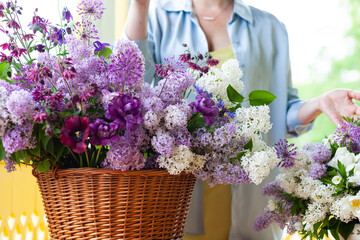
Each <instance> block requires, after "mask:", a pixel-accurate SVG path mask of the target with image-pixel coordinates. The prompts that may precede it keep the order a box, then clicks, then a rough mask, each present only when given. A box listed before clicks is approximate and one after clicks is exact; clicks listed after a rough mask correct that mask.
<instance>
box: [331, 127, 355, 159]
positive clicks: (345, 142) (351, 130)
mask: <svg viewBox="0 0 360 240" xmlns="http://www.w3.org/2000/svg"><path fill="white" fill-rule="evenodd" d="M334 134H335V141H336V142H337V143H338V144H339V145H340V146H345V147H347V148H349V150H350V151H352V152H354V153H359V152H360V126H358V125H357V124H355V123H352V122H340V123H339V126H338V128H337V129H336V131H335V133H334Z"/></svg>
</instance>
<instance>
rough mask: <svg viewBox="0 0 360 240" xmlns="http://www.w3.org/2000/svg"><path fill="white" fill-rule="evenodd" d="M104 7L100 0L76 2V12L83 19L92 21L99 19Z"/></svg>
mask: <svg viewBox="0 0 360 240" xmlns="http://www.w3.org/2000/svg"><path fill="white" fill-rule="evenodd" d="M104 10H105V8H104V7H103V1H102V0H82V1H81V2H80V3H79V4H78V13H79V15H80V16H82V18H83V19H90V20H92V21H94V20H97V19H101V18H102V15H103V13H104Z"/></svg>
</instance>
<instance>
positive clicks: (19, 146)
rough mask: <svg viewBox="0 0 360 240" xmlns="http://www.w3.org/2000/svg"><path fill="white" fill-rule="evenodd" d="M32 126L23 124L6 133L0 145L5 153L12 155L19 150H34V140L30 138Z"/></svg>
mask: <svg viewBox="0 0 360 240" xmlns="http://www.w3.org/2000/svg"><path fill="white" fill-rule="evenodd" d="M32 132H33V124H31V123H30V122H24V123H23V124H21V125H15V127H14V128H13V129H9V130H8V131H6V133H5V135H4V138H3V139H2V143H3V146H4V149H5V151H6V152H7V153H10V154H12V153H14V152H17V151H20V150H24V149H29V148H34V147H35V140H34V138H33V136H32Z"/></svg>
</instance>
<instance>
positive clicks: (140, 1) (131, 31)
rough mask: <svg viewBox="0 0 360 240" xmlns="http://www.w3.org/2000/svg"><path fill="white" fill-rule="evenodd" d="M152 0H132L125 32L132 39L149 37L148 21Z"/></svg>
mask: <svg viewBox="0 0 360 240" xmlns="http://www.w3.org/2000/svg"><path fill="white" fill-rule="evenodd" d="M149 4H150V0H132V1H131V3H130V7H129V11H128V16H127V19H126V25H125V33H126V35H127V37H128V38H129V39H130V40H144V39H145V38H146V37H147V22H148V11H149Z"/></svg>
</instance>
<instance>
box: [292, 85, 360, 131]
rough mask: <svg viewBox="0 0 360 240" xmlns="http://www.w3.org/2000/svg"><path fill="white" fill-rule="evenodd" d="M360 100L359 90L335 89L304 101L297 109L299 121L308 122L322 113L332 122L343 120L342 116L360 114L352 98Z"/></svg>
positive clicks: (359, 108) (359, 109)
mask: <svg viewBox="0 0 360 240" xmlns="http://www.w3.org/2000/svg"><path fill="white" fill-rule="evenodd" d="M354 99H355V100H360V92H358V91H354V90H350V89H335V90H332V91H330V92H326V93H324V94H322V95H320V96H319V97H317V98H314V99H312V100H310V101H308V102H307V103H305V104H304V105H303V106H302V107H301V108H300V110H299V113H298V114H299V115H298V116H299V120H300V122H301V123H304V124H306V123H310V122H311V121H313V120H314V119H315V118H316V117H317V116H318V115H320V114H321V113H324V114H325V115H326V116H327V117H328V118H329V119H330V120H331V121H332V122H333V123H334V124H336V125H337V124H338V123H339V122H340V121H343V118H342V117H352V116H354V115H360V107H358V106H357V105H356V104H355V103H354V102H353V100H354Z"/></svg>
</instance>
